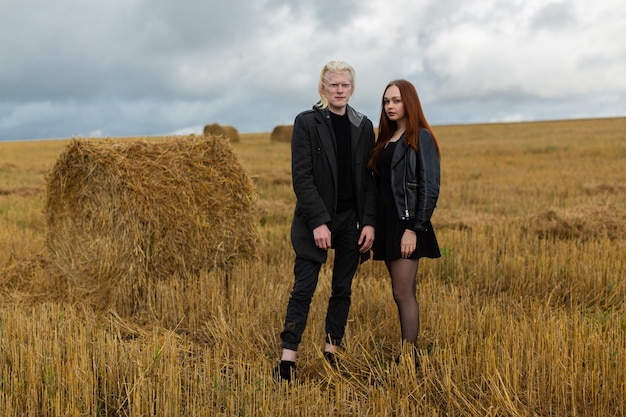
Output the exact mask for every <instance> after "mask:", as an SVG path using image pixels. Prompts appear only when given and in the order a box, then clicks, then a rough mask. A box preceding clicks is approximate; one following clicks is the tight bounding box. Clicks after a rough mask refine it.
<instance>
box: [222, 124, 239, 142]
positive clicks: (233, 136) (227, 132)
mask: <svg viewBox="0 0 626 417" xmlns="http://www.w3.org/2000/svg"><path fill="white" fill-rule="evenodd" d="M222 129H223V130H224V136H226V137H227V138H228V139H230V141H231V142H232V143H238V142H239V132H238V131H237V129H236V128H234V127H233V126H222Z"/></svg>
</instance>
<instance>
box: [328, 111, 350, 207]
mask: <svg viewBox="0 0 626 417" xmlns="http://www.w3.org/2000/svg"><path fill="white" fill-rule="evenodd" d="M330 121H331V122H332V125H333V132H334V133H335V144H336V147H337V175H338V178H337V184H338V187H339V189H338V190H337V212H339V213H341V212H343V211H347V210H350V209H353V208H354V207H355V204H354V190H353V185H352V151H351V140H350V121H349V120H348V114H347V113H346V114H344V115H343V116H339V115H338V114H335V113H333V112H330Z"/></svg>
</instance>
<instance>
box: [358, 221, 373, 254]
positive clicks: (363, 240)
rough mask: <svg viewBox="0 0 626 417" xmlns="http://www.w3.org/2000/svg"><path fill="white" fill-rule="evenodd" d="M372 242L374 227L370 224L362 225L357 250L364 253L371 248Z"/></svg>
mask: <svg viewBox="0 0 626 417" xmlns="http://www.w3.org/2000/svg"><path fill="white" fill-rule="evenodd" d="M373 244H374V227H373V226H370V225H366V226H363V230H361V236H360V237H359V246H360V248H359V252H361V253H365V252H367V251H368V250H370V249H372V245H373Z"/></svg>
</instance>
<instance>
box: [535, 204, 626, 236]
mask: <svg viewBox="0 0 626 417" xmlns="http://www.w3.org/2000/svg"><path fill="white" fill-rule="evenodd" d="M525 229H526V231H531V232H534V233H536V234H537V235H538V236H539V237H540V238H547V237H554V238H558V239H581V240H585V241H586V240H592V239H598V238H609V239H619V238H621V237H623V236H624V234H625V233H626V210H623V209H618V208H616V207H613V206H598V205H586V206H579V207H574V208H569V209H549V210H547V211H545V212H543V213H539V214H537V215H535V216H532V217H531V218H530V219H529V220H528V223H527V226H526V228H525Z"/></svg>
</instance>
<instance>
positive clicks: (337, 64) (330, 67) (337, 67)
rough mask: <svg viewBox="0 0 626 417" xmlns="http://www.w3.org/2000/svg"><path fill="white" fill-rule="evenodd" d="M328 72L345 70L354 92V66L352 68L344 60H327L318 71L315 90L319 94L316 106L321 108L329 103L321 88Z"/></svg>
mask: <svg viewBox="0 0 626 417" xmlns="http://www.w3.org/2000/svg"><path fill="white" fill-rule="evenodd" d="M329 72H335V73H339V72H347V73H348V76H349V77H350V84H352V92H354V81H355V78H356V74H355V72H354V68H352V66H351V65H350V64H348V63H347V62H344V61H330V62H328V63H327V64H326V65H324V68H322V72H321V73H320V82H319V85H318V87H317V91H318V92H319V94H320V101H318V102H317V104H316V106H317V107H319V108H322V109H325V108H327V107H328V104H329V103H328V99H327V98H326V96H325V95H324V94H323V93H322V91H323V88H324V83H325V82H326V77H327V76H328V73H329Z"/></svg>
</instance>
